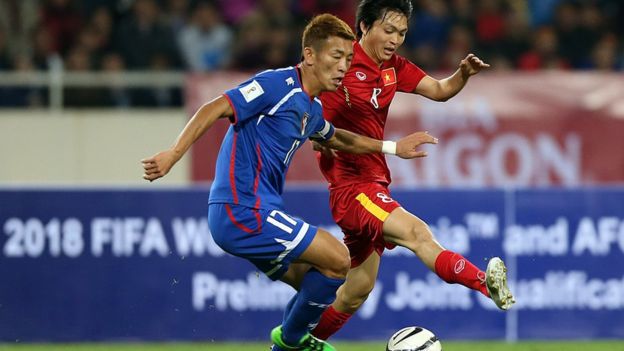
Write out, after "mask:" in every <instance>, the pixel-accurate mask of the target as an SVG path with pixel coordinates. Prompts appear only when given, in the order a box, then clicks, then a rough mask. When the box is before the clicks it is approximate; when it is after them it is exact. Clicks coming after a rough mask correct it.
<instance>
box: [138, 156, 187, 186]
mask: <svg viewBox="0 0 624 351" xmlns="http://www.w3.org/2000/svg"><path fill="white" fill-rule="evenodd" d="M178 159H179V157H178V155H177V154H176V153H175V151H173V150H167V151H162V152H159V153H157V154H156V155H154V156H152V157H148V158H144V159H142V160H141V164H142V165H143V179H145V180H149V181H150V182H151V181H154V180H156V179H158V178H161V177H164V176H165V174H167V173H169V170H170V169H171V167H173V165H174V164H175V163H176V162H177V161H178Z"/></svg>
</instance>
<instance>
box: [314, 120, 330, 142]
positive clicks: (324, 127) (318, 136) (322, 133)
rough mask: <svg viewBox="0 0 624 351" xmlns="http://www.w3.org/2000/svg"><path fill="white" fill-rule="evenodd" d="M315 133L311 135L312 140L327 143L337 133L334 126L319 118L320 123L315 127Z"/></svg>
mask: <svg viewBox="0 0 624 351" xmlns="http://www.w3.org/2000/svg"><path fill="white" fill-rule="evenodd" d="M314 127H315V128H314V130H315V132H314V133H312V134H311V135H310V140H314V141H325V140H329V139H331V137H333V136H334V133H335V132H336V129H335V128H334V125H333V124H331V123H329V122H328V121H327V120H325V119H324V118H318V122H317V123H316V124H315V126H314Z"/></svg>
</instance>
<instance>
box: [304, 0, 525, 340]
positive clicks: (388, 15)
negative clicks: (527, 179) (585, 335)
mask: <svg viewBox="0 0 624 351" xmlns="http://www.w3.org/2000/svg"><path fill="white" fill-rule="evenodd" d="M411 12H412V5H411V3H410V1H409V0H363V1H362V2H361V3H360V4H359V6H358V10H357V15H356V29H357V37H358V40H359V41H358V42H355V43H354V48H353V51H354V58H353V61H352V63H351V67H350V68H349V70H348V71H347V73H346V75H345V78H344V80H343V86H342V87H341V88H339V89H338V90H337V91H336V92H326V93H323V94H322V95H321V101H322V103H323V111H324V115H325V118H326V119H327V120H328V121H330V122H331V123H333V124H334V125H335V126H336V127H337V128H343V129H347V130H350V131H352V132H355V133H358V134H362V135H366V136H369V137H372V138H376V139H383V136H384V125H385V123H386V118H387V117H388V109H389V106H390V103H391V102H392V99H393V97H394V94H395V93H396V92H397V91H400V92H406V93H412V94H418V95H422V96H424V97H426V98H429V99H431V100H435V101H446V100H447V99H449V98H451V97H453V96H455V95H456V94H457V93H458V92H459V91H460V90H462V88H463V87H464V86H465V84H466V82H467V81H468V78H469V77H470V76H472V75H475V74H477V73H479V72H480V71H481V70H482V69H484V68H487V67H489V65H488V64H486V63H484V62H483V61H482V60H481V59H479V58H478V57H477V56H475V55H473V54H470V55H468V56H466V58H465V59H463V60H462V61H461V62H460V63H459V68H458V69H457V71H456V72H455V73H453V74H452V75H451V76H449V77H447V78H445V79H442V80H437V79H434V78H432V77H430V76H428V75H427V74H426V73H425V72H423V71H422V70H421V69H420V68H419V67H417V66H416V65H415V64H413V63H412V62H410V61H409V60H407V59H405V58H403V57H401V56H399V55H397V54H396V53H395V52H396V50H397V49H398V48H399V47H400V46H401V44H402V43H403V41H404V39H405V34H406V32H407V28H408V27H407V25H408V20H409V18H410V16H411ZM384 146H385V147H386V148H390V149H391V148H392V147H393V145H392V143H391V142H386V144H385V145H384ZM315 149H316V150H319V151H321V153H320V156H319V164H320V168H321V171H322V173H323V175H324V176H325V178H326V179H327V180H328V182H329V189H330V205H331V208H332V215H333V217H334V219H335V221H336V223H337V224H338V225H339V226H340V227H341V229H342V230H343V232H344V234H345V237H344V241H345V244H346V245H347V247H348V248H349V252H350V255H351V269H350V271H349V273H348V275H347V279H346V282H345V283H344V284H343V285H342V286H341V287H340V289H339V290H338V292H337V298H336V300H335V301H334V302H333V304H332V305H331V306H330V307H328V308H327V309H326V310H325V311H324V313H323V315H322V316H321V319H320V321H319V323H318V325H317V326H316V328H315V329H314V330H313V332H312V334H313V335H315V336H317V337H319V338H321V339H323V340H326V339H327V338H329V337H330V336H331V335H333V334H334V333H335V332H337V331H338V330H339V329H340V328H341V327H342V326H343V325H344V323H345V322H346V321H347V320H348V319H349V318H350V317H351V316H352V315H353V314H354V313H355V312H356V311H357V310H358V308H359V307H360V306H361V305H362V304H363V303H364V301H365V300H366V298H367V297H368V294H369V293H370V292H371V291H372V289H373V287H374V285H375V281H376V278H377V272H378V269H379V263H380V259H381V254H382V253H383V251H384V249H385V248H388V249H391V248H394V247H395V246H396V245H400V246H403V247H406V248H408V249H409V250H411V251H412V252H414V254H416V256H418V258H420V260H422V262H423V263H424V264H425V265H426V266H427V267H428V268H429V269H431V270H432V271H433V272H435V273H436V274H437V275H438V276H439V277H440V278H441V279H443V280H444V281H446V282H448V283H458V284H462V285H464V286H466V287H468V288H470V289H474V290H477V291H480V292H481V293H482V294H483V295H485V296H487V297H489V298H491V299H492V300H493V301H494V303H495V304H496V305H497V306H498V307H499V308H500V309H503V310H507V309H508V308H509V307H511V305H512V304H513V303H514V302H515V301H514V299H513V296H512V294H511V292H510V291H509V288H508V287H507V273H506V272H507V269H506V267H505V265H504V263H503V261H502V260H501V259H500V258H498V257H494V258H492V259H491V260H490V261H489V263H488V265H487V268H486V271H485V272H484V271H482V270H480V269H479V268H477V267H476V266H475V265H473V264H472V263H471V262H470V261H468V260H467V259H466V258H464V257H463V256H461V255H460V254H458V253H455V252H452V251H449V250H445V249H444V248H443V247H442V246H440V244H439V243H438V242H437V241H436V240H435V238H434V236H433V234H432V233H431V231H430V229H429V227H428V226H427V224H426V223H425V222H423V221H422V220H421V219H420V218H418V217H417V216H415V215H413V214H411V213H409V212H408V211H406V210H405V209H403V208H402V207H401V206H400V205H399V203H397V202H396V201H395V200H393V199H392V197H391V195H390V192H389V190H388V185H389V184H390V172H389V170H388V167H387V165H386V161H385V158H384V155H383V154H381V153H378V154H368V155H350V154H346V153H342V152H336V153H335V152H333V151H330V150H329V149H326V148H323V147H321V146H320V145H315Z"/></svg>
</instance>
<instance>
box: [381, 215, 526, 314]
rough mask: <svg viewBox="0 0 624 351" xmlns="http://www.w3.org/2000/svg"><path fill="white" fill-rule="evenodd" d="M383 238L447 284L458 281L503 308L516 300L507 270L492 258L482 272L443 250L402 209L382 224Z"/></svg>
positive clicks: (425, 228) (426, 229)
mask: <svg viewBox="0 0 624 351" xmlns="http://www.w3.org/2000/svg"><path fill="white" fill-rule="evenodd" d="M383 232H384V239H385V240H386V241H387V242H389V243H392V244H395V245H400V246H403V247H406V248H408V249H410V250H411V251H412V252H414V253H415V254H416V256H418V258H420V260H421V261H422V262H423V263H424V264H425V265H426V266H427V267H429V269H431V270H432V271H433V272H435V273H436V274H437V275H438V276H439V277H440V278H442V279H443V280H444V281H446V282H448V283H458V284H461V285H464V286H466V287H468V288H471V289H473V290H477V291H479V292H481V293H482V294H483V295H485V296H487V297H490V298H491V299H492V300H493V301H494V303H496V305H497V306H498V307H499V308H500V309H503V310H506V309H509V307H511V305H512V304H513V303H514V302H515V300H514V299H513V296H512V294H511V292H510V291H509V288H508V287H507V274H506V273H507V269H506V268H505V265H504V263H503V261H502V260H501V259H500V258H498V257H495V258H493V259H492V260H491V261H490V263H489V264H488V269H487V272H484V271H482V270H480V269H479V268H477V267H476V266H475V265H474V264H472V263H471V262H470V261H469V260H467V259H466V258H465V257H463V256H462V255H460V254H458V253H456V252H452V251H449V250H445V249H444V248H443V247H442V246H441V245H440V244H439V243H438V242H437V241H436V240H435V238H434V236H433V234H432V233H431V230H430V229H429V226H428V225H427V224H426V223H425V222H424V221H422V220H421V219H420V218H418V217H416V216H415V215H413V214H411V213H409V212H407V211H406V210H404V209H403V208H397V209H395V210H394V211H392V212H391V213H390V215H389V216H388V218H387V219H386V221H385V222H384V226H383Z"/></svg>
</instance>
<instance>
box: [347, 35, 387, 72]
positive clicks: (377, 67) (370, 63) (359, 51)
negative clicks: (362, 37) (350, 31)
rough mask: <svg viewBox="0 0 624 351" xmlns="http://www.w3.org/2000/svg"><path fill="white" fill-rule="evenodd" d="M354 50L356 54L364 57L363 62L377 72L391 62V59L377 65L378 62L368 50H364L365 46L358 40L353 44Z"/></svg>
mask: <svg viewBox="0 0 624 351" xmlns="http://www.w3.org/2000/svg"><path fill="white" fill-rule="evenodd" d="M353 50H354V51H355V55H358V56H359V57H362V62H363V63H364V64H365V65H366V66H368V67H370V68H371V69H372V70H374V71H375V72H381V70H382V69H384V66H385V65H386V64H387V63H388V62H390V61H384V62H382V63H381V65H377V63H376V62H375V61H374V60H373V59H372V58H371V57H370V56H368V54H367V53H366V51H364V48H363V47H362V45H360V43H359V42H357V41H356V42H355V44H354V45H353Z"/></svg>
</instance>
